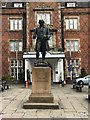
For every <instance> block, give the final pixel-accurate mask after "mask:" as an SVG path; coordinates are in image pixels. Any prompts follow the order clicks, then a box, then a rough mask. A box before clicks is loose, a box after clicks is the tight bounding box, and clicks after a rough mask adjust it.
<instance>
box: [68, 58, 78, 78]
mask: <svg viewBox="0 0 90 120" xmlns="http://www.w3.org/2000/svg"><path fill="white" fill-rule="evenodd" d="M66 74H67V77H70V76H71V74H72V76H73V77H79V75H80V60H79V59H67V60H66Z"/></svg>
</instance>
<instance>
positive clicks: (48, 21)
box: [36, 12, 51, 25]
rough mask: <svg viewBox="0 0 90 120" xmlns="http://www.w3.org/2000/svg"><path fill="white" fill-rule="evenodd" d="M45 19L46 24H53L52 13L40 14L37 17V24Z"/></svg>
mask: <svg viewBox="0 0 90 120" xmlns="http://www.w3.org/2000/svg"><path fill="white" fill-rule="evenodd" d="M41 19H43V20H44V21H45V24H47V25H50V24H51V14H50V12H43V13H42V12H39V13H37V15H36V21H37V24H38V22H39V20H41Z"/></svg>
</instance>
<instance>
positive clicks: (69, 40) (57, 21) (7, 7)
mask: <svg viewBox="0 0 90 120" xmlns="http://www.w3.org/2000/svg"><path fill="white" fill-rule="evenodd" d="M89 9H90V8H89V3H88V2H86V3H84V4H83V3H74V2H73V3H72V4H71V3H65V2H62V3H59V2H47V3H44V2H30V3H14V2H13V3H2V55H3V56H2V76H8V75H10V76H14V77H15V76H17V75H16V74H17V70H18V72H22V69H23V68H24V66H23V65H24V61H23V57H22V56H23V52H25V51H27V52H30V51H31V52H34V46H35V40H33V39H32V36H33V31H34V28H35V27H37V26H38V20H39V19H44V20H45V24H46V26H48V27H49V28H50V31H51V39H50V41H49V46H50V51H51V52H53V51H54V52H60V51H63V52H65V59H64V61H65V62H64V63H65V64H64V65H65V66H64V68H65V77H66V78H67V77H70V76H71V74H72V75H73V77H78V76H79V75H80V74H81V69H82V68H84V69H85V70H86V72H87V73H90V66H89V63H90V60H89V56H90V55H89V54H90V52H89V48H90V46H89V45H90V43H89V20H90V13H89ZM17 66H18V67H17ZM72 71H73V72H72ZM71 72H72V73H71Z"/></svg>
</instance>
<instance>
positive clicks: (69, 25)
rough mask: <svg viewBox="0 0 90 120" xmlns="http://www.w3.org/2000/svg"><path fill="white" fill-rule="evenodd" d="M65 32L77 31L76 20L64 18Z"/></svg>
mask: <svg viewBox="0 0 90 120" xmlns="http://www.w3.org/2000/svg"><path fill="white" fill-rule="evenodd" d="M65 22H66V30H77V29H78V18H66V19H65Z"/></svg>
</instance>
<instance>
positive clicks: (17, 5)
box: [14, 3, 23, 8]
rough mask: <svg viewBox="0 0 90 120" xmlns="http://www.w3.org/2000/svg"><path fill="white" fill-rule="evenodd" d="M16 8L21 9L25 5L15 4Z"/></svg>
mask: <svg viewBox="0 0 90 120" xmlns="http://www.w3.org/2000/svg"><path fill="white" fill-rule="evenodd" d="M14 7H15V8H21V7H23V4H22V3H14Z"/></svg>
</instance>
